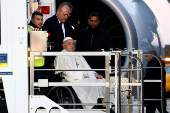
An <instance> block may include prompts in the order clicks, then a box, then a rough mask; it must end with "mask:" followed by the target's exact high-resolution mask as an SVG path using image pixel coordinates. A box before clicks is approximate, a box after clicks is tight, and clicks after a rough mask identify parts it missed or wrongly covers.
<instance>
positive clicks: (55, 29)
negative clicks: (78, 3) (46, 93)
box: [42, 2, 73, 74]
mask: <svg viewBox="0 0 170 113" xmlns="http://www.w3.org/2000/svg"><path fill="white" fill-rule="evenodd" d="M72 9H73V6H72V5H71V4H70V3H69V2H63V3H61V4H60V5H59V6H58V8H57V13H56V14H55V15H53V16H52V17H50V18H48V19H47V20H46V21H45V23H44V25H43V28H42V29H43V31H47V32H48V33H49V37H48V43H49V45H51V46H53V47H48V49H47V50H48V51H61V50H62V49H63V48H62V43H63V39H64V38H65V37H71V26H70V23H69V22H68V21H67V19H68V18H69V17H70V15H71V12H72ZM49 45H48V46H49ZM54 58H55V57H46V61H45V68H48V69H49V68H50V69H51V68H54ZM52 73H54V72H52ZM52 73H51V74H52ZM48 74H49V73H48Z"/></svg>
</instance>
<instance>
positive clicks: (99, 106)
mask: <svg viewBox="0 0 170 113" xmlns="http://www.w3.org/2000/svg"><path fill="white" fill-rule="evenodd" d="M92 109H104V108H103V106H102V105H95V106H93V107H92Z"/></svg>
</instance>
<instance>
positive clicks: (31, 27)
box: [28, 11, 43, 46]
mask: <svg viewBox="0 0 170 113" xmlns="http://www.w3.org/2000/svg"><path fill="white" fill-rule="evenodd" d="M42 25H43V14H42V13H40V12H38V11H35V12H34V13H33V14H32V17H31V21H30V23H29V24H28V46H30V32H31V31H39V30H40V29H41V28H42Z"/></svg>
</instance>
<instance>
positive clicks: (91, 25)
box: [76, 12, 111, 77]
mask: <svg viewBox="0 0 170 113" xmlns="http://www.w3.org/2000/svg"><path fill="white" fill-rule="evenodd" d="M99 23H100V16H99V14H98V13H96V12H92V13H91V14H90V15H89V17H88V26H87V27H86V28H85V29H83V30H81V31H79V33H78V38H77V43H76V51H102V50H101V49H104V50H105V51H109V49H110V48H111V39H110V34H109V32H108V31H107V30H104V29H102V28H101V27H99ZM85 59H86V60H87V62H88V63H89V65H90V66H91V68H93V69H104V68H105V59H104V57H91V56H90V57H85ZM98 74H100V75H103V76H104V77H105V72H104V71H98Z"/></svg>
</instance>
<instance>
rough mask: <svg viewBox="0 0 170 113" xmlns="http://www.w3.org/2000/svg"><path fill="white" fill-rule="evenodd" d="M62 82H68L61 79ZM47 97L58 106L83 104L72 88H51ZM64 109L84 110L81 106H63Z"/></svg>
mask: <svg viewBox="0 0 170 113" xmlns="http://www.w3.org/2000/svg"><path fill="white" fill-rule="evenodd" d="M60 79H61V82H66V80H65V79H64V78H63V77H61V74H60ZM46 96H47V97H48V98H49V99H51V100H52V101H54V102H55V103H57V104H69V103H71V104H75V103H81V101H80V100H79V98H78V97H77V94H76V93H75V91H74V89H73V88H72V87H71V86H54V87H51V88H50V89H49V90H48V92H47V94H46ZM61 106H62V107H63V108H64V109H83V107H82V106H81V105H61Z"/></svg>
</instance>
